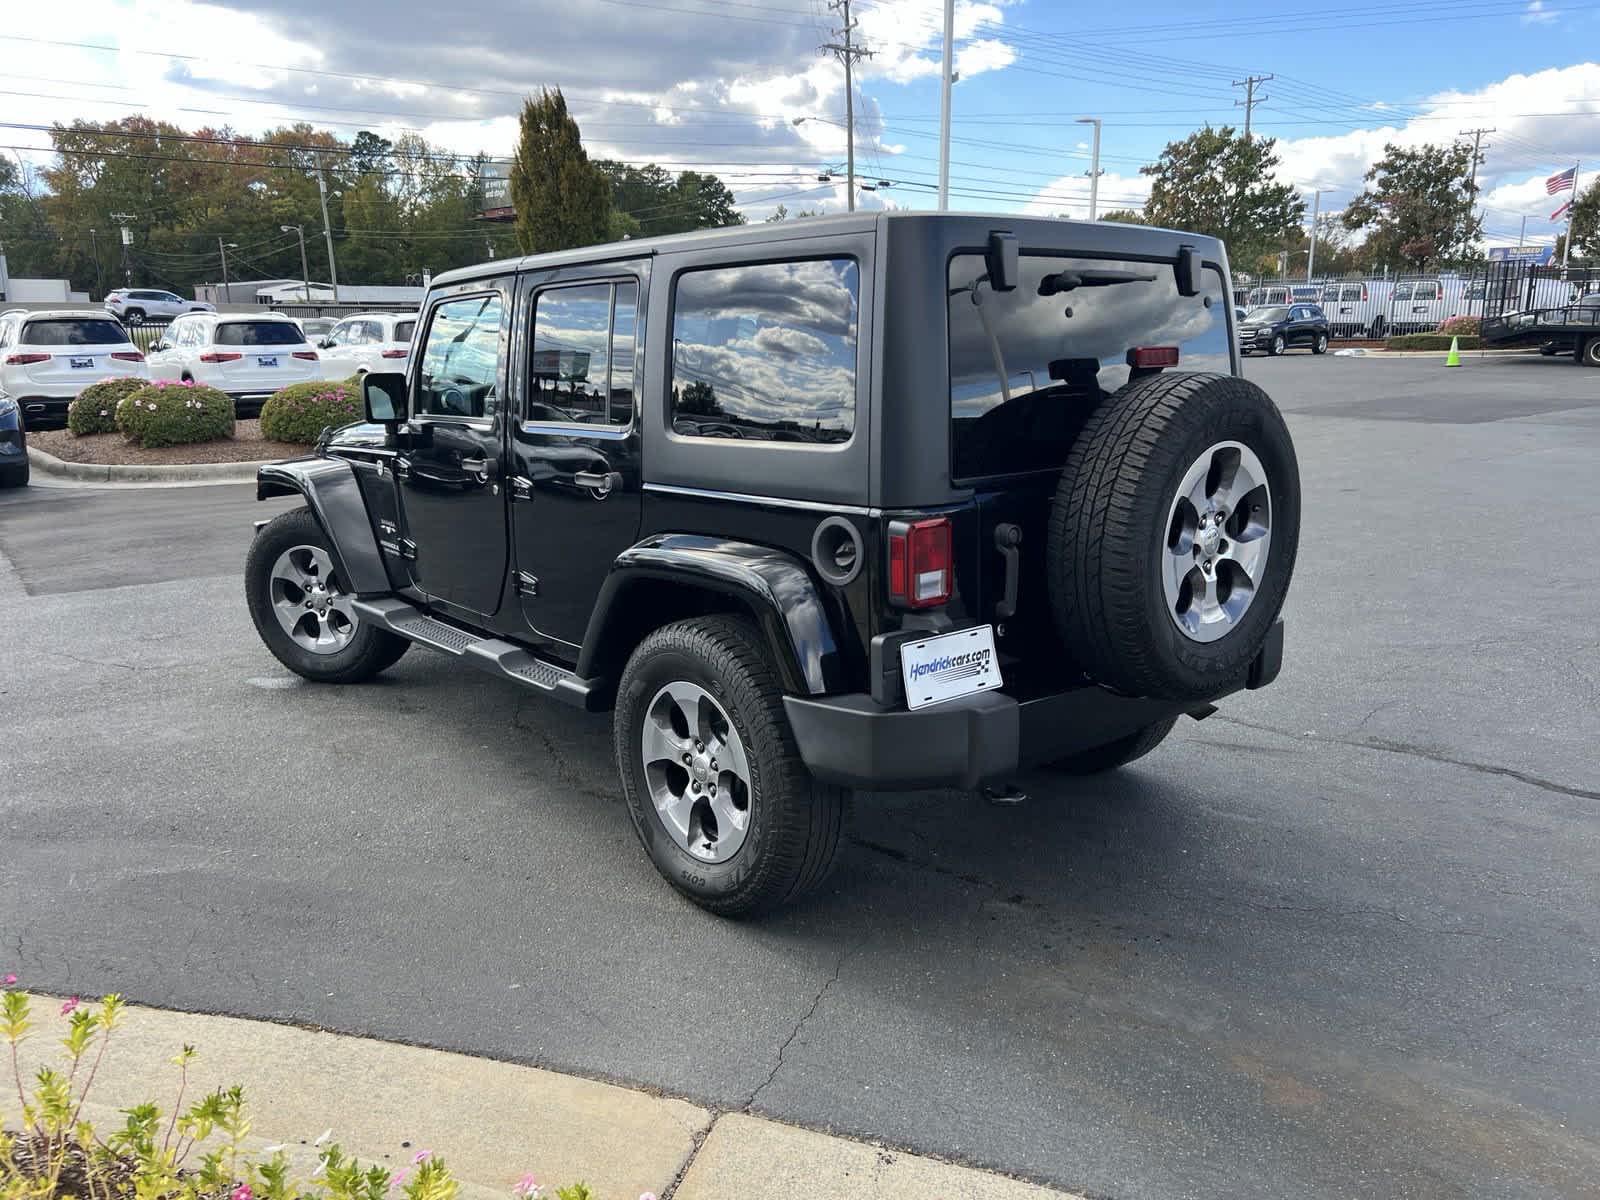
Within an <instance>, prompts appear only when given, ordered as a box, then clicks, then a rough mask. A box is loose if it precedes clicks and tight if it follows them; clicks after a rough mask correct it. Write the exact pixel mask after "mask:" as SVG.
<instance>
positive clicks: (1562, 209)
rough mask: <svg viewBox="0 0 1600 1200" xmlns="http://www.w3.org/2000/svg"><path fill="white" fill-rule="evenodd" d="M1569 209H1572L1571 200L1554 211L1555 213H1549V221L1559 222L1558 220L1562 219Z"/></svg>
mask: <svg viewBox="0 0 1600 1200" xmlns="http://www.w3.org/2000/svg"><path fill="white" fill-rule="evenodd" d="M1571 207H1572V201H1571V200H1568V201H1567V202H1566V203H1565V204H1563V205H1562V206H1561V207H1560V208H1558V209H1556V210H1555V212H1553V213H1551V214H1550V219H1551V220H1552V221H1559V220H1561V218H1562V217H1564V216H1566V215H1567V210H1568V209H1569V208H1571Z"/></svg>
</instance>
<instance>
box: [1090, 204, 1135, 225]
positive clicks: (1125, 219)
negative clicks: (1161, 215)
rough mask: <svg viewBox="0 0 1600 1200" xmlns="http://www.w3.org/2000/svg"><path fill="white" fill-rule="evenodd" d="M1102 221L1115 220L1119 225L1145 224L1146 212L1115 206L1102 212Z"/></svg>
mask: <svg viewBox="0 0 1600 1200" xmlns="http://www.w3.org/2000/svg"><path fill="white" fill-rule="evenodd" d="M1100 220H1102V221H1115V222H1116V223H1117V224H1118V225H1143V224H1144V223H1145V219H1144V214H1143V213H1142V212H1139V211H1138V210H1136V209H1132V208H1113V209H1112V210H1111V211H1110V212H1103V213H1101V214H1100Z"/></svg>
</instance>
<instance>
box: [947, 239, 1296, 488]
mask: <svg viewBox="0 0 1600 1200" xmlns="http://www.w3.org/2000/svg"><path fill="white" fill-rule="evenodd" d="M1201 286H1202V293H1201V295H1198V296H1181V295H1179V294H1178V285H1177V280H1176V277H1175V275H1174V272H1173V269H1172V264H1171V263H1169V262H1153V263H1152V262H1137V261H1126V262H1119V261H1111V260H1106V259H1084V258H1070V257H1066V256H1054V255H1034V254H1025V255H1023V256H1022V259H1021V266H1020V274H1019V280H1018V286H1017V287H1016V289H1015V290H1014V291H1010V292H996V291H995V290H994V289H993V288H991V287H990V286H989V281H988V270H987V267H986V265H985V263H984V259H983V256H982V255H981V254H958V255H956V256H955V258H953V259H952V260H951V262H950V273H949V322H950V421H951V471H952V475H953V476H954V478H956V479H957V480H962V479H973V478H979V477H983V476H990V475H1009V474H1014V473H1017V472H1021V471H1037V470H1059V469H1060V467H1061V465H1062V463H1063V462H1065V461H1066V456H1067V451H1068V449H1069V448H1070V446H1071V444H1072V440H1073V438H1074V437H1075V436H1076V435H1077V432H1078V430H1079V429H1081V428H1082V426H1083V423H1084V421H1086V420H1087V419H1088V417H1089V414H1090V413H1091V412H1093V411H1094V408H1095V406H1096V405H1097V404H1099V403H1100V401H1101V400H1102V399H1103V398H1104V397H1106V396H1107V395H1109V394H1110V393H1112V392H1114V391H1116V390H1117V389H1118V388H1120V387H1122V386H1123V385H1124V384H1125V383H1127V382H1128V380H1129V379H1130V377H1131V376H1132V367H1131V366H1130V358H1131V355H1132V352H1133V351H1134V350H1135V349H1136V348H1140V347H1155V346H1161V347H1177V349H1178V355H1179V357H1178V366H1177V367H1176V370H1179V371H1217V372H1221V373H1223V374H1228V373H1231V371H1232V370H1233V360H1232V354H1231V347H1230V345H1229V340H1228V326H1227V306H1226V303H1225V299H1224V298H1225V297H1226V295H1227V291H1226V289H1225V288H1224V286H1223V280H1222V276H1221V275H1220V274H1219V273H1218V272H1216V271H1215V270H1209V269H1208V270H1207V271H1206V272H1205V274H1204V275H1203V276H1202V278H1201ZM1279 311H1280V313H1281V311H1282V310H1279ZM1257 315H1264V314H1257ZM1169 369H1172V368H1169Z"/></svg>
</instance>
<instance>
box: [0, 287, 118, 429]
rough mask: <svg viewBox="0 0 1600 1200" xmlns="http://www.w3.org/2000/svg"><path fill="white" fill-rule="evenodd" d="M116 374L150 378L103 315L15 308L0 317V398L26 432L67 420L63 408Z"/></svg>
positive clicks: (114, 325) (113, 323)
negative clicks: (16, 411)
mask: <svg viewBox="0 0 1600 1200" xmlns="http://www.w3.org/2000/svg"><path fill="white" fill-rule="evenodd" d="M118 375H132V376H134V377H135V378H138V379H148V378H150V369H149V367H147V366H146V365H145V359H144V355H142V354H140V353H139V350H138V348H137V347H136V346H135V345H134V344H133V343H132V342H130V341H129V340H128V333H127V331H126V330H125V329H123V328H122V326H121V325H119V324H117V323H116V322H115V321H113V320H112V319H111V318H110V317H108V316H106V314H105V313H102V312H93V311H89V312H85V311H83V310H76V311H74V310H71V309H56V310H38V311H34V312H26V311H22V310H13V311H11V312H8V313H6V314H5V315H3V316H0V396H8V397H10V398H11V399H13V400H15V401H16V402H17V407H18V408H20V409H21V410H22V419H23V421H24V422H26V424H27V425H28V426H29V428H34V429H37V428H40V427H41V426H44V425H47V424H53V423H56V422H65V420H66V418H67V405H68V404H70V403H71V402H72V398H73V397H74V396H76V395H77V394H78V393H79V392H81V391H82V390H83V389H84V388H86V387H88V386H89V385H90V384H91V383H99V382H100V381H101V380H102V379H108V378H111V377H113V376H118Z"/></svg>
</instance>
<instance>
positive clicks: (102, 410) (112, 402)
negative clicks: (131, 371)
mask: <svg viewBox="0 0 1600 1200" xmlns="http://www.w3.org/2000/svg"><path fill="white" fill-rule="evenodd" d="M149 382H150V381H149V380H147V379H135V378H133V377H132V376H129V375H123V376H113V377H112V378H110V379H102V380H101V381H100V382H99V383H91V384H90V385H89V386H88V387H86V388H84V389H83V391H81V392H79V393H78V396H77V399H75V400H74V401H73V402H72V403H71V404H69V405H67V428H68V429H70V430H72V432H73V433H75V434H77V435H78V436H79V437H83V436H85V435H87V434H91V433H115V432H116V431H117V405H118V404H120V403H121V402H122V400H123V399H124V398H125V397H127V396H131V395H132V394H133V393H134V392H137V391H138V390H139V389H140V388H142V387H146V386H148V384H149Z"/></svg>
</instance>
